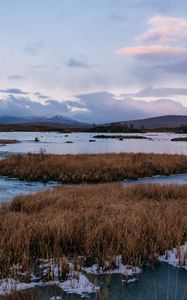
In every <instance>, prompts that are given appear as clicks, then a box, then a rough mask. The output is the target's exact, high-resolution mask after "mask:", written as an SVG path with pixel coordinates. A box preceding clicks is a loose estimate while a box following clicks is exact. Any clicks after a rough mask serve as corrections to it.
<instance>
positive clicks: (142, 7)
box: [0, 0, 187, 122]
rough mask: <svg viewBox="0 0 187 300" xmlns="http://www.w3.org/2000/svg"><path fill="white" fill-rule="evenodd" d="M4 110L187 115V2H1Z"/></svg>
mask: <svg viewBox="0 0 187 300" xmlns="http://www.w3.org/2000/svg"><path fill="white" fill-rule="evenodd" d="M0 37H1V47H0V115H15V116H17V115H23V114H24V115H46V116H49V115H53V114H55V115H56V114H61V115H66V116H69V117H72V118H76V119H78V120H81V121H86V122H108V121H120V120H129V119H137V118H144V117H151V116H156V115H163V114H187V1H186V0H177V1H176V0H175V1H174V0H164V1H163V0H94V1H93V0H32V1H25V0H6V1H3V0H0Z"/></svg>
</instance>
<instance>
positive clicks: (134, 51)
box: [116, 45, 187, 59]
mask: <svg viewBox="0 0 187 300" xmlns="http://www.w3.org/2000/svg"><path fill="white" fill-rule="evenodd" d="M116 53H117V54H118V55H128V56H134V57H144V58H148V59H149V58H153V57H157V58H168V57H180V56H183V55H187V48H183V47H175V46H164V45H150V46H135V47H125V48H121V49H118V50H116Z"/></svg>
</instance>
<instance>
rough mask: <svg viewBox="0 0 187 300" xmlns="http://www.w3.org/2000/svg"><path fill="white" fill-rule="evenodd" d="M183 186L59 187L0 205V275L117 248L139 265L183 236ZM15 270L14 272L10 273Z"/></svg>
mask: <svg viewBox="0 0 187 300" xmlns="http://www.w3.org/2000/svg"><path fill="white" fill-rule="evenodd" d="M186 211H187V186H180V187H179V186H175V185H174V186H172V185H171V186H159V185H146V186H145V185H138V186H133V187H124V186H122V185H121V184H104V185H102V184H100V185H78V186H75V187H71V186H68V187H58V188H55V189H54V190H49V191H44V192H39V193H37V194H34V195H27V196H18V197H16V198H14V199H13V201H11V202H10V203H4V204H2V205H1V206H0V215H1V218H0V228H1V235H0V275H1V278H3V277H4V276H7V275H9V273H10V269H11V266H12V265H15V264H20V265H22V266H23V268H24V269H25V270H32V269H33V268H35V267H36V265H37V264H38V263H39V259H41V258H42V259H46V258H60V257H78V256H79V255H81V256H82V255H83V256H87V257H89V258H90V259H92V260H93V259H94V258H95V257H97V258H98V261H99V263H100V264H102V263H103V261H104V260H105V259H109V258H110V257H114V256H115V255H117V254H121V255H122V256H123V259H124V262H125V263H126V264H129V265H134V266H139V265H141V264H142V263H143V262H144V261H146V260H151V261H154V258H155V253H159V252H162V251H165V250H166V249H170V248H172V247H173V246H177V245H181V244H182V243H183V242H184V241H185V240H186V238H187V218H186ZM12 276H14V274H12Z"/></svg>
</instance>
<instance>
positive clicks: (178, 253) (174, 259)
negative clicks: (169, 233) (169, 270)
mask: <svg viewBox="0 0 187 300" xmlns="http://www.w3.org/2000/svg"><path fill="white" fill-rule="evenodd" d="M159 261H160V262H166V263H168V264H170V265H172V266H174V267H178V268H183V269H185V270H187V242H186V243H185V244H184V245H182V246H180V247H177V248H173V250H166V251H165V254H164V255H160V256H159Z"/></svg>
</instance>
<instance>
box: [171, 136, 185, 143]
mask: <svg viewBox="0 0 187 300" xmlns="http://www.w3.org/2000/svg"><path fill="white" fill-rule="evenodd" d="M171 141H172V142H187V137H179V138H174V139H172V140H171Z"/></svg>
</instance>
